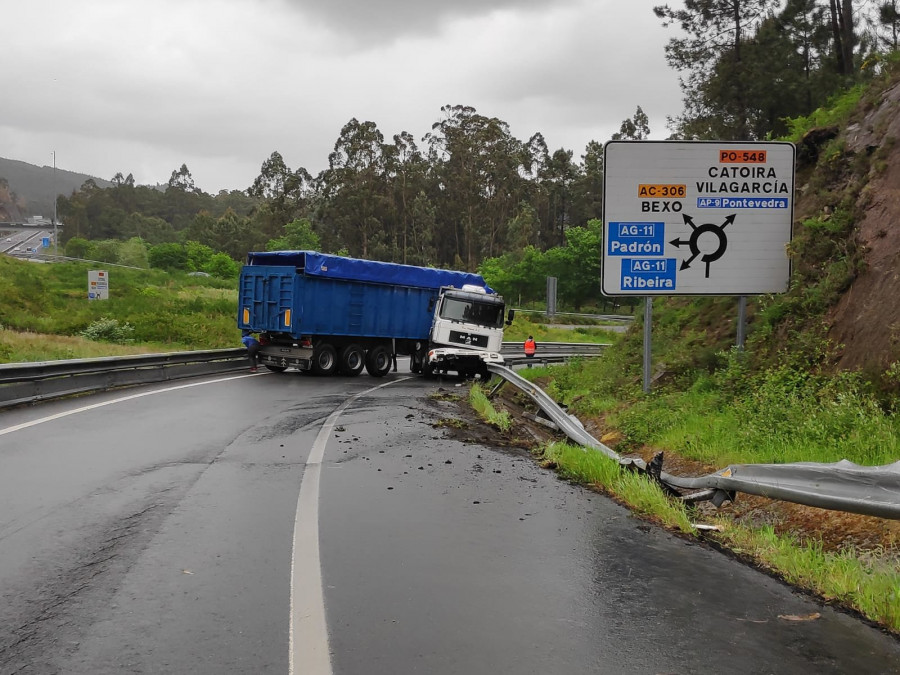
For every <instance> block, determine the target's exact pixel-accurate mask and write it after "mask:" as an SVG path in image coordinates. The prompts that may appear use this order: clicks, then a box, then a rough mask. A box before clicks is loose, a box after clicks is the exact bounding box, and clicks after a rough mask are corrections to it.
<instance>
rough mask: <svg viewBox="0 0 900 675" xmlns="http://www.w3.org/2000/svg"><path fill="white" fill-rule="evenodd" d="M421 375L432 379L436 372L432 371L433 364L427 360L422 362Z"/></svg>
mask: <svg viewBox="0 0 900 675" xmlns="http://www.w3.org/2000/svg"><path fill="white" fill-rule="evenodd" d="M422 377H424V378H425V379H426V380H433V379H434V378H436V377H437V374H436V373H435V372H434V366H433V365H431V364H430V363H428V361H423V362H422Z"/></svg>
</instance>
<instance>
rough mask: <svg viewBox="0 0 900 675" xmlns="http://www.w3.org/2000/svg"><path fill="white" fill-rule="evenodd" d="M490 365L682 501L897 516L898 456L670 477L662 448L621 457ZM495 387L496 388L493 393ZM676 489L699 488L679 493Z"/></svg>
mask: <svg viewBox="0 0 900 675" xmlns="http://www.w3.org/2000/svg"><path fill="white" fill-rule="evenodd" d="M488 368H489V370H490V371H491V372H492V373H495V374H497V375H500V376H501V377H502V378H503V379H504V381H507V382H510V383H512V384H514V385H515V386H516V387H518V388H519V389H521V390H522V391H523V392H524V393H526V394H527V395H528V396H529V397H530V398H531V399H532V400H533V401H534V402H535V403H536V404H537V405H538V407H539V408H540V409H541V410H542V411H543V413H544V414H545V415H547V417H548V418H549V419H550V420H552V421H553V423H554V424H556V426H557V427H558V428H559V429H560V430H561V431H562V432H563V433H564V434H566V436H568V437H569V439H570V440H572V441H573V442H575V443H577V444H579V445H582V446H585V447H588V448H592V449H594V450H598V451H599V452H601V453H603V454H604V455H606V456H607V457H609V458H610V459H613V460H615V461H617V462H619V463H620V464H621V465H622V466H623V468H630V469H635V470H638V471H641V472H644V473H647V474H648V475H649V476H650V477H652V478H654V479H655V480H657V481H659V483H660V484H661V485H662V486H663V487H664V488H665V489H666V490H667V491H668V492H669V493H670V494H674V495H677V496H679V498H681V499H682V500H684V501H685V502H697V501H703V500H710V501H712V502H713V504H715V505H716V506H721V505H722V503H724V502H725V501H726V500H730V501H733V500H734V497H735V493H737V492H743V493H745V494H752V495H759V496H761V497H768V498H770V499H780V500H782V501H787V502H793V503H795V504H805V505H807V506H815V507H819V508H824V509H831V510H834V511H845V512H849V513H860V514H864V515H869V516H878V517H880V518H891V519H894V520H900V461H898V462H894V463H893V464H887V465H884V466H861V465H859V464H854V463H853V462H849V461H847V460H842V461H840V462H835V463H831V464H823V463H816V462H795V463H791V464H732V465H729V466H727V467H726V468H724V469H721V470H720V471H717V472H715V473H713V474H710V475H707V476H698V477H685V476H673V475H672V474H669V473H666V472H665V471H663V470H662V453H659V454H658V455H657V456H656V457H654V458H653V460H652V461H651V462H650V463H649V464H648V463H647V462H644V461H643V460H642V459H636V458H624V457H621V456H620V455H619V454H618V453H616V452H615V451H614V450H612V449H611V448H609V447H607V446H606V445H604V444H603V443H601V442H600V441H598V440H597V439H595V438H594V437H593V436H591V435H590V434H589V433H588V432H587V431H585V429H584V426H583V425H582V424H581V422H580V421H578V419H577V418H575V417H573V416H571V415H569V414H568V413H566V412H565V411H564V410H563V409H562V408H560V407H559V406H558V405H557V404H556V402H555V401H554V400H553V399H552V398H550V396H548V395H547V394H546V393H545V392H544V391H543V390H541V389H540V387H538V386H537V385H535V384H533V383H531V382H529V381H528V380H526V379H524V378H522V377H521V376H519V375H517V374H516V373H515V372H514V371H512V370H511V369H509V368H506V367H504V366H493V365H492V366H488ZM501 384H502V383H501ZM494 391H496V388H495V389H494V390H493V391H492V393H493V392H494ZM680 490H698V492H694V493H690V494H687V495H682V494H681V492H680Z"/></svg>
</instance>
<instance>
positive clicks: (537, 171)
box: [520, 133, 578, 248]
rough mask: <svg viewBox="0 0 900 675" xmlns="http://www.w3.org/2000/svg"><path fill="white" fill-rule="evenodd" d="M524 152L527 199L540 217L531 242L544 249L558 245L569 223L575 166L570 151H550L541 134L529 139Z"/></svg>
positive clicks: (576, 170) (562, 149) (575, 172)
mask: <svg viewBox="0 0 900 675" xmlns="http://www.w3.org/2000/svg"><path fill="white" fill-rule="evenodd" d="M524 152H525V168H526V169H527V173H526V174H525V175H526V178H527V183H526V195H527V200H528V201H529V202H530V203H531V204H532V205H533V206H534V208H535V210H536V213H537V216H538V218H539V222H538V224H537V225H538V226H537V229H536V230H535V235H536V236H535V237H534V239H533V240H532V241H531V242H530V243H533V244H535V245H540V246H542V247H545V248H546V247H548V246H558V245H560V244H561V243H562V242H563V241H564V236H565V230H566V228H567V227H569V226H570V225H571V206H572V201H573V200H572V188H573V185H574V183H575V180H576V178H577V175H578V167H577V166H576V165H575V163H574V162H573V161H572V151H571V150H566V149H564V148H560V149H558V150H555V151H554V152H553V153H552V154H551V153H550V152H549V150H548V149H547V144H546V142H545V140H544V137H543V135H542V134H540V133H536V134H534V135H533V136H532V137H531V138H530V139H529V140H528V142H527V143H526V144H525V145H524ZM520 210H521V209H520Z"/></svg>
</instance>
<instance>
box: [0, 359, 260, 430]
mask: <svg viewBox="0 0 900 675" xmlns="http://www.w3.org/2000/svg"><path fill="white" fill-rule="evenodd" d="M263 374H264V373H263ZM242 377H255V375H235V376H233V377H220V378H218V379H215V380H205V381H203V382H191V383H190V384H179V385H178V386H176V387H166V388H165V389H155V390H154V391H144V392H141V393H140V394H131V395H130V396H122V397H120V398H114V399H112V400H109V401H103V403H93V404H91V405H86V406H82V407H81V408H73V409H72V410H66V411H65V412H61V413H56V414H55V415H48V416H47V417H41V418H40V419H36V420H32V421H31V422H23V423H22V424H16V425H14V426H11V427H6V428H4V429H0V436H3V435H4V434H11V433H12V432H14V431H21V430H22V429H27V428H28V427H34V426H37V425H38V424H43V423H44V422H52V421H53V420H58V419H60V418H62V417H68V416H69V415H76V414H78V413H82V412H87V411H88V410H94V409H95V408H102V407H103V406H106V405H112V404H113V403H122V402H123V401H131V400H133V399H136V398H142V397H144V396H154V395H156V394H164V393H166V392H167V391H175V390H176V389H187V388H188V387H202V386H203V385H206V384H216V383H217V382H228V381H229V380H239V379H241V378H242Z"/></svg>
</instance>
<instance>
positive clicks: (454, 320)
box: [238, 251, 512, 377]
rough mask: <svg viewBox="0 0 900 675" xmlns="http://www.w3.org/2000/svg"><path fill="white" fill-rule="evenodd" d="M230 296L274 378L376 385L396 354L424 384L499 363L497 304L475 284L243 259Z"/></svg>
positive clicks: (405, 270)
mask: <svg viewBox="0 0 900 675" xmlns="http://www.w3.org/2000/svg"><path fill="white" fill-rule="evenodd" d="M239 289H240V290H239V298H238V327H239V328H240V329H241V330H245V331H251V332H254V333H259V335H260V344H261V348H260V353H259V356H260V363H262V364H263V365H264V366H266V367H267V368H268V369H270V370H273V371H276V372H281V371H284V370H286V369H288V368H297V369H298V370H309V371H312V372H313V373H315V374H317V375H331V374H333V373H341V374H344V375H358V374H359V373H360V372H361V371H362V369H363V368H365V369H366V370H367V371H368V373H369V374H370V375H374V376H376V377H381V376H383V375H385V374H386V373H387V372H388V371H389V370H390V368H391V364H392V362H393V360H394V359H395V358H396V356H397V355H398V354H399V355H403V356H409V357H410V369H411V370H412V371H413V372H421V373H423V374H424V375H426V376H433V375H435V374H436V373H439V372H450V371H455V372H457V373H459V374H460V375H462V376H472V375H475V374H479V373H480V374H481V375H482V376H485V375H486V373H487V368H486V365H487V364H488V363H502V362H503V359H502V357H501V356H500V354H499V352H500V345H501V343H502V341H503V325H504V319H505V305H504V302H503V298H501V297H500V296H499V295H497V294H496V293H494V291H493V290H491V289H490V288H489V287H488V286H487V284H485V282H484V279H483V278H482V277H481V276H480V275H477V274H470V273H467V272H454V271H451V270H439V269H434V268H430V267H415V266H412V265H398V264H395V263H383V262H374V261H369V260H359V259H356V258H345V257H342V256H335V255H328V254H324V253H317V252H315V251H270V252H264V253H250V254H248V256H247V264H246V265H244V267H243V268H242V270H241V277H240V286H239ZM509 320H510V321H511V320H512V317H511V316H510V319H509Z"/></svg>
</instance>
